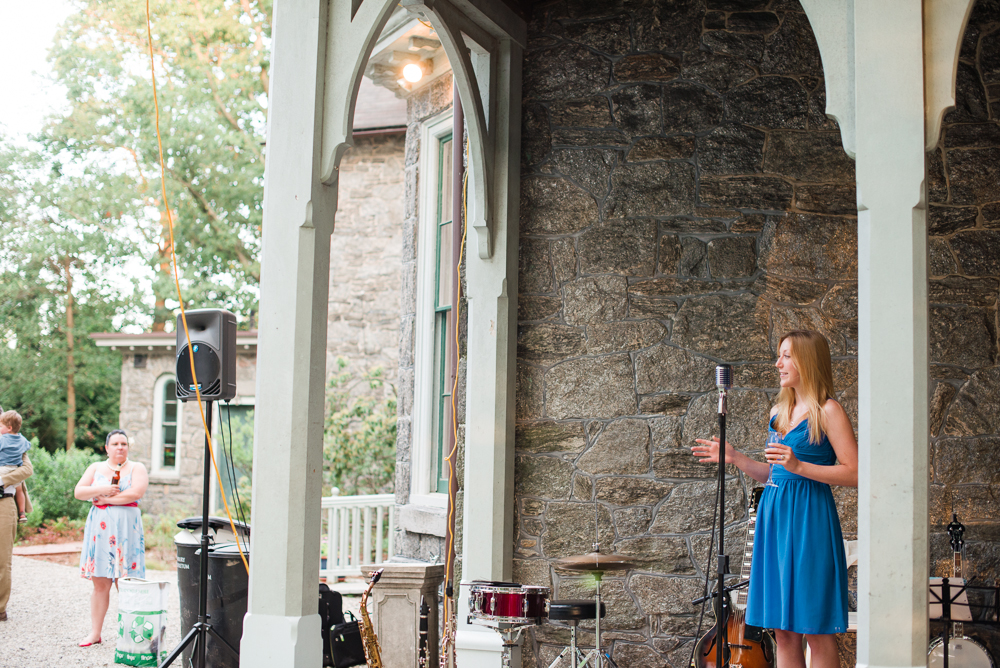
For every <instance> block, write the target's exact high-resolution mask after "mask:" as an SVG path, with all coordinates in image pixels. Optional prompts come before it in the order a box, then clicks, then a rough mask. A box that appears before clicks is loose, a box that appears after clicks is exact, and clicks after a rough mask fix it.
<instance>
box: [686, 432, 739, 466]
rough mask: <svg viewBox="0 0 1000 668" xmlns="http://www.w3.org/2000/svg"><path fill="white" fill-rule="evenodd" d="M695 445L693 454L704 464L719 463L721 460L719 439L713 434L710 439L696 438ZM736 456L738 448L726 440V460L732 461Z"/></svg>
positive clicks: (692, 449) (692, 450)
mask: <svg viewBox="0 0 1000 668" xmlns="http://www.w3.org/2000/svg"><path fill="white" fill-rule="evenodd" d="M694 442H695V443H700V444H701V445H695V446H693V447H692V448H691V454H692V455H694V456H695V457H697V458H698V461H700V462H701V463H702V464H717V463H718V462H719V439H718V438H717V437H715V436H713V437H712V438H710V439H707V440H706V439H704V438H696V439H695V440H694ZM735 458H736V448H734V447H733V445H732V444H731V443H730V442H729V441H726V461H727V462H730V463H732V462H733V460H734V459H735Z"/></svg>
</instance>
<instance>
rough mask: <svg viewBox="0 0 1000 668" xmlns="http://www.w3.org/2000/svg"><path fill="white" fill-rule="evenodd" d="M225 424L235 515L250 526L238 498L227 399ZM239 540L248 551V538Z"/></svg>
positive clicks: (237, 482)
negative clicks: (227, 434) (226, 427)
mask: <svg viewBox="0 0 1000 668" xmlns="http://www.w3.org/2000/svg"><path fill="white" fill-rule="evenodd" d="M226 424H227V425H228V426H229V456H228V459H229V465H228V468H229V477H230V481H231V482H232V485H233V497H234V498H235V501H236V515H237V517H239V519H240V521H241V522H243V524H244V525H246V526H250V523H249V522H247V518H246V513H244V512H243V500H242V499H240V489H239V488H240V484H239V481H238V480H237V479H236V462H235V461H234V457H233V445H234V440H233V416H232V412H231V411H230V402H228V401H227V402H226ZM223 447H225V444H223ZM236 539H237V540H240V538H239V536H237V538H236ZM241 542H243V543H245V551H247V552H249V550H250V545H249V543H248V539H247V538H246V537H244V538H243V540H242V541H241Z"/></svg>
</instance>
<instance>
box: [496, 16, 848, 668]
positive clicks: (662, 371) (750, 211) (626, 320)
mask: <svg viewBox="0 0 1000 668" xmlns="http://www.w3.org/2000/svg"><path fill="white" fill-rule="evenodd" d="M529 40H530V43H529V49H528V52H527V54H526V58H525V66H524V82H525V85H524V115H523V128H522V130H523V144H522V161H523V165H522V183H521V188H522V190H521V192H522V199H521V234H522V236H521V250H520V268H521V271H520V277H519V310H520V311H519V318H520V322H519V329H518V386H517V419H518V423H517V438H516V443H517V463H516V504H517V522H518V524H517V533H516V543H515V563H514V579H515V580H516V581H518V582H522V583H527V584H539V585H545V586H551V587H553V596H554V597H556V598H573V597H581V596H592V593H591V590H590V587H591V584H590V583H589V582H588V581H587V580H586V579H585V578H580V577H574V576H572V575H571V574H567V573H563V572H559V571H556V570H555V569H553V568H552V561H553V560H554V559H558V558H560V557H565V556H568V555H572V554H578V553H583V552H588V551H590V549H591V544H592V542H593V541H594V536H595V521H596V532H597V535H598V536H599V538H600V543H601V547H602V549H603V550H604V551H614V552H616V553H618V554H621V555H627V556H630V557H632V558H634V559H636V560H637V561H638V562H639V563H640V566H639V567H638V568H637V569H635V570H634V571H629V572H628V573H614V574H611V575H612V577H609V578H608V579H606V580H605V588H604V593H605V595H606V596H607V597H608V602H609V605H608V610H609V612H608V618H607V627H606V628H609V629H610V630H609V632H608V633H607V635H606V636H605V640H606V641H611V642H612V643H613V650H612V653H613V656H614V658H615V660H616V661H617V662H618V664H619V665H622V666H629V667H630V668H646V667H649V668H653V667H656V668H660V667H662V666H664V665H670V666H674V668H686V666H687V665H688V662H689V659H690V655H691V641H692V639H693V638H694V637H695V636H696V633H697V627H698V616H697V612H698V610H697V609H696V608H695V607H693V606H692V605H691V604H690V601H691V600H692V599H694V598H695V597H697V596H698V595H699V594H700V592H701V590H702V588H703V586H704V583H705V571H706V567H707V566H708V564H706V560H707V556H708V544H709V535H710V531H711V522H712V511H713V502H714V495H715V483H714V481H713V480H712V475H713V469H712V468H711V467H704V466H702V465H700V464H698V463H697V462H695V461H694V459H693V458H692V456H691V454H690V451H689V447H690V446H691V445H692V444H693V442H694V439H695V438H696V437H704V436H708V435H710V434H713V433H717V417H716V406H715V403H716V402H715V396H716V395H715V393H714V391H713V390H714V380H713V369H714V366H715V365H716V364H717V363H719V362H726V363H730V364H733V365H734V371H735V388H734V390H733V392H732V394H731V398H730V405H729V439H730V441H731V442H733V443H734V444H735V445H736V447H738V448H740V449H744V450H749V451H750V452H751V453H752V454H753V455H754V456H757V457H762V448H763V444H764V441H765V432H766V424H767V415H768V411H769V408H770V406H771V404H772V402H773V400H774V398H775V395H776V392H777V387H778V380H777V375H776V372H775V371H774V369H773V366H772V364H773V361H774V359H775V350H776V345H777V341H778V338H779V337H780V335H781V334H782V333H783V332H785V331H787V330H790V329H794V328H810V329H817V330H819V331H821V332H823V333H824V334H826V336H827V337H828V339H829V340H830V344H831V347H832V349H833V355H834V358H835V362H834V369H835V375H836V387H837V389H838V396H839V397H840V399H841V401H842V402H843V403H844V405H845V407H846V408H847V410H848V414H849V415H850V416H851V419H852V420H854V421H855V422H856V414H857V402H856V395H857V387H856V385H857V362H856V355H857V333H856V332H857V276H856V272H857V259H856V258H857V241H856V236H857V234H856V228H857V221H856V217H855V212H856V206H855V193H854V164H853V162H852V161H851V160H850V159H849V158H848V157H847V155H846V154H845V153H844V151H843V148H842V145H841V139H840V132H839V130H838V128H837V125H836V124H835V123H834V122H833V121H830V120H828V119H827V118H826V117H825V116H824V108H825V101H824V82H823V72H822V67H821V63H820V56H819V51H818V49H817V46H816V43H815V40H814V38H813V35H812V31H811V28H810V26H809V23H808V20H807V19H806V16H805V14H804V13H803V11H802V9H801V7H800V6H799V4H798V3H797V2H795V0H774V1H770V0H743V1H739V2H734V1H732V0H707V4H706V2H705V1H697V0H686V1H682V2H643V1H641V0H636V1H631V0H605V1H603V2H582V1H576V0H574V1H570V2H550V3H545V4H542V5H539V6H536V9H535V14H534V18H533V20H532V22H531V24H530V33H529ZM748 482H749V481H748V479H744V478H742V477H733V478H731V479H730V481H729V485H728V490H727V501H729V504H728V509H727V519H728V521H729V522H730V523H731V526H732V529H731V530H730V531H728V532H727V534H729V535H728V538H727V544H728V545H729V546H734V545H739V544H740V542H741V541H740V539H739V538H740V537H741V524H742V523H743V522H744V521H745V518H746V511H745V500H746V497H745V495H746V493H747V491H748ZM836 497H837V501H838V505H839V508H840V513H841V521H842V524H843V526H844V530H845V533H846V534H847V535H848V537H853V534H854V532H855V531H856V526H857V520H856V515H857V511H856V491H855V490H854V489H843V488H841V489H837V490H836ZM595 510H596V520H595ZM727 551H729V552H730V554H734V555H735V556H734V561H735V562H736V566H737V567H738V564H739V558H740V554H741V551H740V550H739V549H738V548H737V549H732V548H731V549H729V550H727ZM713 568H714V567H709V569H710V570H712V569H713ZM710 624H711V622H710V621H706V622H705V625H703V626H702V628H701V633H704V632H705V631H706V630H707V627H708V626H709V625H710ZM566 637H567V634H566V632H565V630H564V629H559V628H557V627H554V626H551V625H544V626H541V627H538V628H537V629H536V630H535V631H534V633H533V634H532V637H531V640H530V642H529V643H528V646H529V649H528V651H527V655H528V658H527V659H526V661H525V665H526V666H531V667H534V666H547V665H548V664H549V663H550V662H551V661H552V660H553V658H554V656H555V654H557V653H558V652H559V651H560V646H561V645H563V644H565V641H566ZM852 663H853V662H852Z"/></svg>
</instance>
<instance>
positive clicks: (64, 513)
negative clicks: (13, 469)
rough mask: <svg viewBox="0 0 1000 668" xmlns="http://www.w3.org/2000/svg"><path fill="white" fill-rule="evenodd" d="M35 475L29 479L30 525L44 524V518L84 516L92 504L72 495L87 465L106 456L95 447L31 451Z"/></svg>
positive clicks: (30, 455) (29, 454) (33, 449)
mask: <svg viewBox="0 0 1000 668" xmlns="http://www.w3.org/2000/svg"><path fill="white" fill-rule="evenodd" d="M28 456H29V457H31V465H32V466H33V467H34V469H35V473H34V475H32V476H31V477H30V478H28V493H29V494H30V496H31V505H32V506H33V509H32V511H31V514H30V515H28V524H29V525H30V526H33V527H37V526H41V525H42V522H44V521H45V520H54V519H58V518H60V517H66V518H69V519H71V520H76V519H83V518H85V517H86V516H87V513H88V512H89V511H90V504H89V503H84V502H83V501H78V500H77V499H76V498H75V497H74V496H73V489H74V488H75V487H76V483H78V482H80V478H81V477H82V476H83V473H84V471H86V470H87V467H88V466H90V465H91V464H93V463H94V462H97V461H100V460H101V459H103V457H101V456H100V455H97V454H94V452H93V451H92V450H85V449H76V448H74V449H73V450H69V451H66V450H56V451H55V453H53V454H49V453H48V452H47V451H45V450H43V449H41V448H34V447H33V448H32V449H31V450H29V451H28Z"/></svg>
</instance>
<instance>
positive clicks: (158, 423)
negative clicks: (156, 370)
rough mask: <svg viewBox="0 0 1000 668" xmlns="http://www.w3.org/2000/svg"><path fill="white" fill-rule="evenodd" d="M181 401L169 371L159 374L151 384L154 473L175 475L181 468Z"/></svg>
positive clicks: (175, 383)
mask: <svg viewBox="0 0 1000 668" xmlns="http://www.w3.org/2000/svg"><path fill="white" fill-rule="evenodd" d="M181 406H182V404H181V402H179V401H178V400H177V381H176V379H175V378H174V376H173V375H172V374H166V375H163V376H160V377H159V378H158V379H157V380H156V383H155V385H154V386H153V462H152V463H153V473H154V474H160V475H171V476H176V475H178V474H179V471H180V467H179V466H178V463H179V460H180V444H181V425H182V420H181V414H182V409H181Z"/></svg>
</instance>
